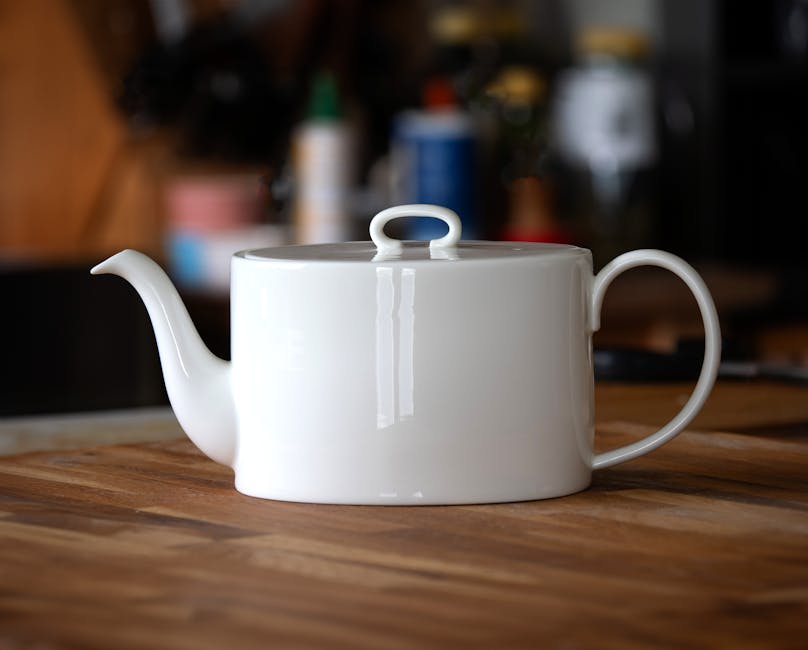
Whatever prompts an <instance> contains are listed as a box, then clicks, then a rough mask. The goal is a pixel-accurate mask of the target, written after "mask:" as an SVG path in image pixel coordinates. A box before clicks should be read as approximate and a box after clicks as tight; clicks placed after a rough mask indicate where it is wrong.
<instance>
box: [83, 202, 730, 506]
mask: <svg viewBox="0 0 808 650" xmlns="http://www.w3.org/2000/svg"><path fill="white" fill-rule="evenodd" d="M408 215H414V216H423V215H427V216H433V217H436V218H439V219H442V220H444V221H445V222H446V223H447V224H448V225H449V232H448V234H447V235H446V236H444V237H442V238H441V239H437V240H433V241H432V242H429V244H426V243H425V242H402V241H398V240H394V239H390V238H389V237H387V236H386V235H385V234H384V232H383V228H384V225H385V224H386V223H387V222H388V221H389V220H391V219H394V218H397V217H402V216H408ZM370 237H371V240H372V242H349V243H342V244H320V245H313V246H285V247H279V248H269V249H262V250H252V251H243V252H239V253H236V254H235V255H234V256H233V259H232V267H231V331H232V361H231V362H226V361H223V360H221V359H219V358H217V357H215V356H214V355H212V354H211V353H210V352H209V351H208V349H207V348H206V347H205V345H204V344H203V343H202V341H201V339H200V338H199V335H198V334H197V332H196V330H195V329H194V326H193V324H192V323H191V321H190V318H189V317H188V312H187V311H186V309H185V307H184V305H183V304H182V301H181V300H180V298H179V296H178V294H177V291H176V290H175V289H174V287H173V286H172V284H171V282H170V281H169V279H168V278H167V276H166V275H165V273H164V272H163V271H162V270H161V269H160V267H159V266H158V265H157V264H155V263H154V262H153V261H152V260H150V259H149V258H148V257H146V256H144V255H142V254H140V253H138V252H136V251H132V250H125V251H123V252H121V253H118V254H117V255H114V256H113V257H110V258H109V259H108V260H106V261H104V262H102V263H101V264H99V265H98V266H96V267H95V268H93V269H92V273H94V274H97V273H114V274H117V275H120V276H122V277H123V278H125V279H127V280H128V281H129V282H131V283H132V285H133V286H134V287H135V289H136V290H137V291H138V293H139V294H140V296H141V298H142V299H143V301H144V302H145V304H146V307H147V309H148V312H149V315H150V317H151V320H152V323H153V326H154V331H155V336H156V338H157V344H158V348H159V351H160V359H161V362H162V365H163V373H164V377H165V382H166V387H167V389H168V395H169V398H170V400H171V405H172V407H173V409H174V412H175V413H176V415H177V418H178V420H179V422H180V424H181V425H182V427H183V429H184V430H185V431H186V433H187V434H188V436H189V437H190V438H191V440H192V441H193V442H194V443H195V444H196V445H197V446H198V447H199V448H200V449H201V450H202V451H203V452H204V453H205V454H207V455H208V456H209V457H210V458H212V459H213V460H215V461H217V462H219V463H223V464H225V465H228V466H230V467H232V468H233V469H234V470H235V482H236V488H237V489H238V490H239V491H240V492H243V493H244V494H248V495H252V496H256V497H263V498H268V499H281V500H289V501H309V502H319V503H353V504H452V503H487V502H500V501H517V500H529V499H543V498H548V497H556V496H561V495H565V494H570V493H573V492H577V491H579V490H583V489H584V488H586V487H587V486H588V485H589V483H590V479H591V474H592V470H593V469H599V468H603V467H608V466H610V465H614V464H616V463H619V462H623V461H625V460H629V459H631V458H635V457H636V456H639V455H641V454H644V453H646V452H648V451H650V450H652V449H654V448H656V447H658V446H659V445H661V444H663V443H664V442H667V441H668V440H670V439H671V438H673V437H674V436H675V435H676V434H677V433H679V432H680V431H681V430H682V429H683V428H684V427H685V426H686V425H687V424H688V422H690V420H692V418H693V417H694V416H695V415H696V413H697V412H698V410H699V409H700V408H701V406H702V405H703V403H704V401H705V400H706V399H707V396H708V394H709V392H710V390H711V388H712V386H713V383H714V381H715V377H716V373H717V370H718V364H719V358H720V330H719V324H718V317H717V315H716V311H715V307H714V305H713V301H712V298H711V297H710V294H709V292H708V290H707V288H706V287H705V285H704V283H703V281H702V280H701V278H700V277H699V276H698V274H697V273H696V272H695V271H694V270H693V268H692V267H690V266H689V265H688V264H687V263H685V262H684V261H682V260H681V259H680V258H678V257H676V256H674V255H671V254H669V253H665V252H662V251H657V250H639V251H633V252H630V253H626V254H624V255H621V256H620V257H618V258H617V259H615V260H614V261H612V262H611V263H610V264H608V265H607V266H606V267H605V268H604V269H603V270H602V271H600V273H598V274H597V275H596V276H593V273H592V259H591V254H590V252H589V251H588V250H586V249H583V248H578V247H575V246H566V245H559V244H531V243H513V242H510V243H508V242H481V241H460V221H459V219H458V217H457V215H456V214H455V213H454V212H452V211H450V210H448V209H446V208H441V207H438V206H430V205H405V206H399V207H394V208H390V209H388V210H384V211H383V212H380V213H379V214H378V215H376V217H375V218H374V219H373V221H372V222H371V225H370ZM639 265H655V266H661V267H663V268H666V269H669V270H671V271H672V272H674V273H675V274H677V275H678V276H679V277H680V278H681V279H682V280H684V282H685V283H686V284H687V286H688V287H689V288H690V290H691V291H692V292H693V295H694V296H695V298H696V301H697V303H698V306H699V309H700V311H701V315H702V319H703V322H704V330H705V355H704V362H703V366H702V370H701V375H700V377H699V379H698V382H697V384H696V387H695V389H694V392H693V394H692V396H691V397H690V399H689V400H688V402H687V403H686V404H685V405H684V407H683V408H682V410H681V411H680V412H679V413H678V414H677V415H676V416H675V417H674V418H673V420H671V421H670V422H669V423H668V424H666V425H665V426H664V427H662V429H660V430H659V431H657V432H656V433H654V434H652V435H650V436H648V437H647V438H645V439H643V440H640V441H638V442H635V443H633V444H631V445H628V446H625V447H621V448H619V449H615V450H612V451H608V452H605V453H602V454H595V453H594V452H593V435H594V429H593V422H594V416H593V411H594V398H593V367H592V333H593V332H594V331H595V330H597V329H598V326H599V312H600V306H601V302H602V300H603V295H604V292H605V291H606V288H607V287H608V286H609V284H610V282H611V281H612V280H613V279H614V277H615V276H617V275H618V274H619V273H621V272H622V271H624V270H626V269H629V268H632V267H635V266H639Z"/></svg>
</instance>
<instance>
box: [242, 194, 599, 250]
mask: <svg viewBox="0 0 808 650" xmlns="http://www.w3.org/2000/svg"><path fill="white" fill-rule="evenodd" d="M409 216H430V217H435V218H437V219H441V220H443V221H444V222H446V224H447V225H448V226H449V232H448V233H446V235H444V236H443V237H441V238H440V239H433V240H432V241H430V242H429V243H428V244H427V245H424V244H425V242H422V241H401V240H400V239H393V238H391V237H388V236H387V235H385V234H384V226H385V225H386V224H387V223H388V222H389V221H391V220H392V219H397V218H399V217H409ZM460 234H461V225H460V217H458V216H457V213H455V212H453V211H452V210H449V209H448V208H444V207H441V206H437V205H427V204H415V205H399V206H395V207H392V208H388V209H387V210H382V211H381V212H379V213H378V214H377V215H376V216H375V217H373V219H372V220H371V222H370V239H371V241H364V242H343V243H338V244H308V245H298V246H279V247H274V248H260V249H255V250H248V251H242V252H239V253H236V255H237V256H238V257H242V258H244V259H247V260H285V261H298V262H317V261H320V262H395V261H403V262H408V263H409V262H418V261H429V260H437V261H447V260H448V261H464V260H469V261H471V260H484V259H501V258H512V257H533V256H536V255H542V256H544V255H570V254H577V255H581V254H584V255H585V254H588V253H589V251H587V250H586V249H585V248H579V247H578V246H570V245H567V244H549V243H532V242H499V241H471V240H467V241H460Z"/></svg>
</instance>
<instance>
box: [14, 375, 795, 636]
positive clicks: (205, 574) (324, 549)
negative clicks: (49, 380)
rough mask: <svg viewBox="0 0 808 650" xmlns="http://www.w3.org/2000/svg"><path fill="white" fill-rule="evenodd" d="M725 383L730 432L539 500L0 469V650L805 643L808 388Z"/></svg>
mask: <svg viewBox="0 0 808 650" xmlns="http://www.w3.org/2000/svg"><path fill="white" fill-rule="evenodd" d="M735 386H736V388H732V387H730V388H727V387H726V386H722V387H720V390H719V395H721V394H723V395H724V397H719V399H718V400H717V402H716V403H714V404H713V403H711V404H712V406H708V410H707V413H706V414H705V416H706V421H711V419H712V421H720V420H721V417H722V415H721V413H722V412H724V411H726V413H724V415H725V416H726V417H727V418H728V419H729V420H730V421H732V422H734V423H735V424H734V428H733V429H732V430H730V431H726V430H725V431H721V430H708V429H706V428H702V429H700V430H692V431H688V432H685V433H684V434H682V435H681V436H680V437H679V438H677V439H676V440H675V441H673V442H672V443H670V444H668V445H666V446H665V447H663V448H661V449H659V450H657V451H656V452H654V453H653V454H651V455H649V456H646V457H644V458H642V459H639V460H636V461H633V462H630V463H627V464H625V465H622V466H618V467H615V468H611V469H608V470H604V471H602V472H600V473H598V474H597V475H596V477H595V479H594V483H593V485H592V487H591V488H590V489H589V490H587V491H585V492H582V493H580V494H577V495H573V496H570V497H564V498H561V499H553V500H547V501H536V502H526V503H513V504H499V505H486V506H450V507H358V506H317V505H306V504H295V503H282V502H274V501H262V500H258V499H253V498H249V497H245V496H242V495H240V494H238V493H237V492H235V490H234V489H233V487H232V476H231V472H230V471H229V470H228V469H226V468H224V467H221V466H218V465H215V464H214V463H212V462H210V461H208V460H207V459H205V458H204V457H203V456H202V455H201V454H199V453H198V452H197V451H196V450H195V449H194V448H193V447H192V446H191V444H190V443H188V442H186V441H177V442H158V443H142V444H132V445H118V446H109V447H98V448H95V449H84V450H77V451H64V450H63V451H51V452H44V453H35V454H27V455H21V456H16V457H7V458H3V459H0V648H32V649H33V648H36V649H49V648H73V647H82V648H125V647H139V648H177V649H180V648H182V649H184V648H188V649H189V650H190V649H192V648H193V649H200V648H202V649H205V648H217V649H218V648H232V649H238V648H424V647H433V648H447V647H465V648H508V647H511V648H565V649H567V648H594V647H597V648H651V647H653V648H658V647H676V648H795V649H796V648H805V647H807V646H808V499H806V487H808V446H807V445H806V439H807V438H808V399H805V397H807V396H808V391H807V390H806V389H804V388H794V387H778V386H775V385H761V384H738V385H735ZM750 387H752V390H751V391H750ZM610 390H611V391H612V400H613V402H612V406H609V405H608V404H607V405H604V407H603V410H604V411H605V412H610V411H609V409H610V408H611V409H612V412H614V413H617V412H619V411H621V410H622V409H623V408H624V406H625V407H630V406H631V405H632V404H634V405H638V404H639V402H640V401H642V400H643V399H645V401H644V404H645V405H646V411H645V417H646V418H649V419H652V420H653V417H655V416H653V414H652V413H651V412H650V411H649V407H648V404H651V403H654V400H653V399H650V398H648V397H647V395H646V394H647V392H648V391H649V390H651V393H652V394H653V396H655V399H656V400H657V402H658V403H659V404H660V405H663V404H668V403H669V402H671V401H672V402H674V403H675V402H676V400H677V399H678V396H679V395H680V393H681V387H678V386H672V387H654V388H653V389H649V388H648V387H640V386H638V387H615V388H613V389H610ZM761 391H762V392H763V394H764V395H765V394H767V393H768V399H761V400H751V398H750V397H749V395H752V394H754V395H760V394H761ZM781 391H784V392H781ZM734 392H737V394H738V396H739V397H738V399H736V400H732V399H731V396H732V394H733V393H734ZM644 395H645V396H646V397H645V398H644V397H643V396H644ZM744 395H746V398H745V401H743V402H742V396H744ZM784 395H786V397H784ZM800 398H802V399H800ZM750 401H751V402H752V403H755V404H758V409H757V411H756V413H755V414H751V413H749V414H748V417H747V422H748V424H749V426H744V423H743V422H739V421H738V420H739V417H738V413H743V412H744V410H747V411H748V410H749V409H750V406H749V404H750ZM786 402H787V403H788V409H791V410H790V411H789V413H790V417H789V418H788V421H785V420H784V416H783V415H782V414H781V413H779V411H778V409H777V407H774V408H770V407H769V406H766V404H769V405H772V404H774V405H777V404H779V405H781V406H782V407H783V408H785V406H784V405H785V404H786ZM800 405H801V406H800ZM719 407H720V408H719ZM711 409H712V410H711ZM660 410H664V409H662V407H661V406H660ZM767 410H768V411H769V414H770V418H771V423H770V424H767V423H766V417H765V414H766V412H767ZM719 411H721V412H719ZM659 417H660V418H662V417H665V414H664V413H660V415H659ZM598 430H599V436H598V443H599V446H600V447H601V448H605V447H611V446H614V445H618V444H622V443H625V442H627V441H629V440H630V439H633V438H634V437H636V436H638V435H642V434H645V433H647V432H649V431H650V429H649V426H648V424H647V423H642V422H631V421H629V420H624V419H621V420H602V421H600V423H599V425H598Z"/></svg>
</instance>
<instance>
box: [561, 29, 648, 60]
mask: <svg viewBox="0 0 808 650" xmlns="http://www.w3.org/2000/svg"><path fill="white" fill-rule="evenodd" d="M575 45H576V50H577V51H578V54H579V55H583V56H587V55H593V54H604V55H608V56H615V57H619V58H625V59H641V58H643V57H645V56H647V55H648V52H649V50H650V42H649V40H648V36H647V35H646V34H644V33H643V32H641V31H639V30H636V29H631V28H629V27H611V26H596V27H588V28H586V29H584V30H583V31H582V32H581V33H580V34H579V35H578V38H577V39H576V44H575Z"/></svg>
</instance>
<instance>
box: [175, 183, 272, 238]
mask: <svg viewBox="0 0 808 650" xmlns="http://www.w3.org/2000/svg"><path fill="white" fill-rule="evenodd" d="M264 200H265V195H264V192H263V190H262V187H261V184H260V180H259V178H258V175H257V174H221V175H198V176H183V177H179V178H177V179H175V180H173V181H171V182H170V183H169V184H168V185H167V187H166V194H165V201H166V216H167V220H168V225H169V228H170V229H172V230H173V229H180V230H193V231H195V232H216V231H221V230H230V229H232V228H235V227H238V226H243V225H246V224H252V223H256V222H257V221H258V220H259V218H260V215H261V208H262V203H263V202H264Z"/></svg>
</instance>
